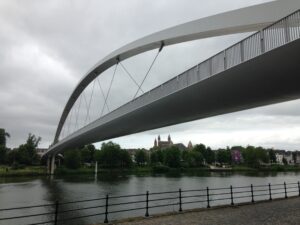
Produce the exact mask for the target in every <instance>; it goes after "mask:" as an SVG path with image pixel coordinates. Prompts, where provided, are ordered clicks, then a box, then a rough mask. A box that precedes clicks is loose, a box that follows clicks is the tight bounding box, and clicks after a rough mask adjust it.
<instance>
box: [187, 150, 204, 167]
mask: <svg viewBox="0 0 300 225" xmlns="http://www.w3.org/2000/svg"><path fill="white" fill-rule="evenodd" d="M185 161H187V163H188V165H189V166H190V167H200V166H202V165H203V162H204V157H203V155H202V154H201V153H200V152H199V151H195V150H192V151H189V152H187V155H186V159H185Z"/></svg>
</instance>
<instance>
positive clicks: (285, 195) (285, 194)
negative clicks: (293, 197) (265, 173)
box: [283, 182, 287, 198]
mask: <svg viewBox="0 0 300 225" xmlns="http://www.w3.org/2000/svg"><path fill="white" fill-rule="evenodd" d="M283 185H284V197H285V198H287V193H286V183H285V182H284V183H283Z"/></svg>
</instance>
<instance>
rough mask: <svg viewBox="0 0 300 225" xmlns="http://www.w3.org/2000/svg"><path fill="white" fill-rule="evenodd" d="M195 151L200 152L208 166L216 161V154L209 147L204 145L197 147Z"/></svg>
mask: <svg viewBox="0 0 300 225" xmlns="http://www.w3.org/2000/svg"><path fill="white" fill-rule="evenodd" d="M193 150H195V151H197V152H200V153H201V154H202V156H203V158H204V160H205V162H206V163H207V164H211V163H213V162H214V161H215V153H214V152H213V151H212V150H211V148H210V147H207V148H206V146H205V145H204V144H199V145H195V147H194V148H193Z"/></svg>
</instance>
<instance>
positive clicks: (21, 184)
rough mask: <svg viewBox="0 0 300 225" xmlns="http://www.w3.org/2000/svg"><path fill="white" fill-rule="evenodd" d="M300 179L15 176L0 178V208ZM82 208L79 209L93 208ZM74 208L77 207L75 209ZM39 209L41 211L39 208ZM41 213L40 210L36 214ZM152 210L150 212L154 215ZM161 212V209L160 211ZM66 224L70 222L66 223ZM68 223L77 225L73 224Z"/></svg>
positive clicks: (291, 175)
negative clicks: (107, 195)
mask: <svg viewBox="0 0 300 225" xmlns="http://www.w3.org/2000/svg"><path fill="white" fill-rule="evenodd" d="M299 180H300V173H297V172H280V173H276V172H243V173H241V172H239V173H235V172H203V171H193V172H187V173H176V172H172V173H168V174H155V175H143V174H140V175H130V174H126V173H117V172H111V173H105V174H98V177H97V178H95V176H94V175H83V176H56V177H52V178H50V177H14V178H0V208H9V207H18V206H28V205H36V204H48V203H53V202H54V201H55V200H59V201H60V202H67V201H74V200H82V199H93V198H102V197H104V196H105V195H106V194H109V195H126V194H137V193H145V192H146V191H147V190H149V191H150V192H163V191H172V190H178V189H179V188H182V189H183V190H184V189H199V188H204V187H206V186H209V187H211V188H216V187H228V186H230V185H233V186H244V185H250V184H253V185H259V184H267V183H283V182H284V181H286V182H297V181H299ZM84 204H87V203H84ZM88 204H89V205H83V204H81V205H79V206H78V207H84V206H91V204H98V205H99V204H102V203H101V202H97V203H88ZM73 207H74V206H73ZM67 209H70V206H69V205H64V206H61V208H60V210H67ZM39 210H40V209H39ZM42 210H43V211H42V212H49V210H53V207H50V208H49V207H48V208H43V209H42ZM97 210H99V209H95V210H94V211H89V212H88V214H90V213H93V212H94V213H95V212H96V213H97V212H98V211H97ZM165 210H168V211H170V210H176V209H175V208H174V209H172V208H166V209H165ZM32 212H33V211H30V212H29V211H28V210H20V211H18V212H5V213H3V212H1V213H0V217H7V216H16V215H23V214H27V213H32ZM34 212H35V213H39V212H41V211H38V210H37V209H36V211H34ZM155 212H156V211H155V210H152V211H151V213H155ZM159 212H161V210H160V211H159ZM85 213H86V212H83V211H76V213H75V214H69V215H60V218H64V217H68V216H71V215H76V216H80V215H86V214H85ZM143 214H144V212H130V214H126V213H123V214H119V215H114V216H112V217H110V218H120V217H128V216H135V215H139V216H141V215H143ZM43 219H46V220H47V219H50V220H52V218H51V217H47V216H45V217H43ZM102 221H103V217H101V216H99V217H91V218H85V219H83V220H80V221H76V224H80V223H81V224H92V223H96V222H102ZM34 222H38V221H37V219H32V218H28V219H25V220H21V221H20V220H18V221H17V220H14V221H13V220H11V221H8V222H7V221H5V222H4V221H0V224H3V225H10V224H14V225H16V224H27V223H34ZM64 224H67V223H64ZM69 224H74V221H70V223H69Z"/></svg>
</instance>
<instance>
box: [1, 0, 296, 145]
mask: <svg viewBox="0 0 300 225" xmlns="http://www.w3.org/2000/svg"><path fill="white" fill-rule="evenodd" d="M267 1H268V0H228V1H224V0H210V1H203V0H189V1H186V0H176V1H174V0H156V1H155V0H127V1H124V0H113V1H112V0H88V1H85V0H65V1H61V0H51V1H50V0H49V1H39V0H27V1H21V0H9V1H8V0H7V1H5V0H0V27H1V32H0V105H1V108H0V127H3V128H5V129H6V131H7V132H9V133H10V134H11V138H10V139H9V140H8V146H9V147H12V148H13V147H17V146H19V145H20V144H22V143H24V142H25V141H26V138H27V136H28V134H29V133H33V134H35V135H37V136H40V137H41V138H42V142H41V144H40V147H48V146H49V145H50V144H51V142H52V141H53V138H54V134H55V130H56V127H57V124H58V121H59V118H60V116H61V113H62V110H63V108H64V106H65V104H66V102H67V100H68V98H69V96H70V94H71V92H72V91H73V89H74V88H75V86H76V84H77V83H78V82H79V80H80V79H81V78H82V77H83V76H84V74H86V73H87V71H89V70H90V68H92V67H93V66H94V65H95V64H96V63H97V62H98V61H100V60H101V59H102V58H104V57H105V56H106V55H108V54H109V53H110V52H112V51H114V50H116V49H118V48H120V47H122V46H123V45H125V44H127V43H129V42H132V41H134V40H136V39H139V38H141V37H143V36H146V35H148V34H151V33H153V32H156V31H160V30H162V29H165V28H168V27H171V26H175V25H178V24H180V23H184V22H188V21H191V20H195V19H199V18H202V17H206V16H210V15H213V14H217V13H220V12H224V11H228V10H233V9H237V8H241V7H245V6H249V5H254V4H258V3H263V2H267ZM248 35H249V34H238V35H229V36H223V37H216V38H210V39H203V40H197V41H192V42H188V43H183V44H179V45H175V46H169V47H166V48H164V49H163V51H162V52H161V54H160V55H159V56H158V59H157V61H156V62H155V64H154V66H153V68H152V70H151V72H150V74H149V75H148V77H147V80H146V81H145V84H144V85H143V90H144V91H147V90H150V89H151V88H153V87H155V86H157V85H159V84H161V83H162V82H165V81H167V80H168V79H171V78H172V77H174V76H176V75H178V74H179V73H181V72H183V71H185V70H186V69H188V68H190V67H192V66H194V65H196V64H197V63H200V62H201V61H203V60H205V59H207V58H208V57H210V56H212V55H214V54H215V53H217V52H218V51H221V50H223V49H225V48H226V47H228V46H230V45H232V44H234V43H236V42H238V41H240V40H241V39H242V38H244V37H246V36H248ZM156 52H157V50H155V51H149V52H147V53H144V54H141V55H138V56H135V57H132V58H130V59H128V60H125V61H124V62H123V65H124V66H125V68H126V69H127V70H128V71H130V73H131V74H132V76H133V77H134V79H136V81H137V82H138V83H139V82H141V80H142V79H143V77H144V75H145V73H146V71H147V69H148V68H149V65H150V63H151V62H152V60H153V58H154V56H155V54H156ZM113 69H114V68H110V69H108V70H107V71H105V72H104V73H103V74H102V75H101V76H100V77H99V78H98V79H99V83H100V84H101V86H102V88H103V91H104V92H105V93H106V92H107V91H108V88H109V82H110V79H111V76H112V74H113ZM92 85H93V83H92V84H91V85H90V86H89V87H88V88H87V90H86V91H85V95H86V97H87V99H89V96H90V95H91V92H92V89H93V88H92ZM135 92H136V86H135V84H134V82H133V81H132V80H131V79H130V78H129V76H128V75H127V74H126V73H125V71H124V70H123V69H122V68H121V67H118V69H117V71H116V74H115V80H114V83H113V85H112V87H111V91H110V94H109V98H108V105H109V108H110V109H114V108H116V107H118V106H120V105H122V104H124V103H126V102H127V101H128V100H130V99H132V97H133V95H134V93H135ZM93 96H94V97H93V98H92V100H91V109H90V115H91V120H93V119H95V118H97V115H98V116H99V112H100V111H102V107H103V105H104V100H103V96H101V89H100V88H99V87H98V85H97V83H95V87H94V92H93ZM78 104H79V100H78V102H77V106H78ZM75 106H76V105H75ZM299 109H300V101H299V100H296V101H291V102H285V103H280V104H276V105H271V106H265V107H260V108H255V109H251V110H246V111H241V112H236V113H231V114H226V115H221V116H216V117H211V118H207V119H202V120H198V121H193V122H189V123H183V124H179V125H175V126H170V127H165V128H160V129H156V130H151V131H147V132H142V133H139V134H132V135H129V136H125V137H121V138H116V139H113V140H112V141H114V142H117V143H119V144H120V145H121V146H122V147H123V148H142V147H145V148H150V147H152V146H153V141H154V138H155V137H156V136H157V135H161V137H162V139H167V135H168V134H170V135H171V137H172V140H173V142H174V143H179V142H182V143H183V144H185V145H187V143H188V142H189V141H192V143H193V144H197V143H204V144H206V145H208V146H211V147H212V148H214V149H216V148H220V147H226V146H234V145H244V146H246V145H257V146H258V145H259V146H263V147H268V148H269V147H270V148H277V149H288V150H295V149H300V114H299ZM103 111H104V113H107V109H106V108H104V109H103ZM84 113H85V112H84V110H83V109H82V112H81V114H80V113H79V114H80V116H79V122H78V123H81V124H82V125H83V124H84V122H86V121H87V120H86V118H85V114H84ZM72 125H73V127H74V124H72V123H71V128H70V130H71V131H72ZM96 145H97V146H99V145H100V143H98V144H96Z"/></svg>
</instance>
